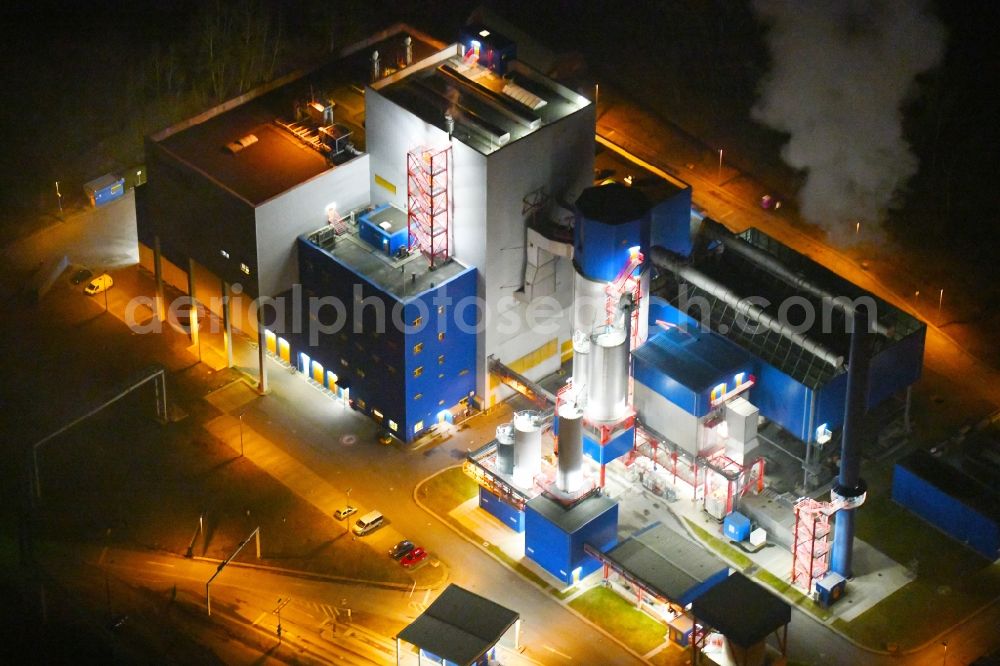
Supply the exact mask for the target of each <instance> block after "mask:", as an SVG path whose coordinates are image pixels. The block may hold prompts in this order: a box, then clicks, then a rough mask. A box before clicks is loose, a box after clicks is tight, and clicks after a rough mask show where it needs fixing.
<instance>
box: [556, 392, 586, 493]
mask: <svg viewBox="0 0 1000 666" xmlns="http://www.w3.org/2000/svg"><path fill="white" fill-rule="evenodd" d="M557 416H558V419H559V465H558V468H557V470H556V485H557V486H558V487H559V490H561V491H563V492H564V493H575V492H576V491H578V490H579V489H580V486H582V485H583V412H581V411H580V408H579V407H577V406H576V405H575V404H573V403H567V404H564V405H560V406H559V413H558V415H557Z"/></svg>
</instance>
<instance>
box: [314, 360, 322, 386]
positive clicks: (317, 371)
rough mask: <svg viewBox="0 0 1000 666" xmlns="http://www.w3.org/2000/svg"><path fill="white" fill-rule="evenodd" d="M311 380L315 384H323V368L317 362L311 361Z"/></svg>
mask: <svg viewBox="0 0 1000 666" xmlns="http://www.w3.org/2000/svg"><path fill="white" fill-rule="evenodd" d="M312 378H313V381H314V382H316V383H317V384H322V383H323V366H322V365H320V363H319V361H313V367H312Z"/></svg>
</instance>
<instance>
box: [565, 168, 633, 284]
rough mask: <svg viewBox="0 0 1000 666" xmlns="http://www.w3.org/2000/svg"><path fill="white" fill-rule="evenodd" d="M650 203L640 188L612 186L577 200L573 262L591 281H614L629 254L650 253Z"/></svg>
mask: <svg viewBox="0 0 1000 666" xmlns="http://www.w3.org/2000/svg"><path fill="white" fill-rule="evenodd" d="M649 211H650V203H649V199H647V198H646V195H645V194H643V193H642V191H640V190H639V189H638V188H632V187H626V186H625V185H621V184H619V183H610V184H608V185H600V186H595V187H588V188H587V189H585V190H584V191H583V193H582V194H581V195H580V198H579V199H577V200H576V227H575V228H574V231H573V252H574V253H573V261H574V262H575V263H576V266H577V268H578V269H579V270H580V272H581V273H583V274H584V275H585V276H586V277H588V278H590V279H591V280H601V281H603V282H610V281H612V280H614V279H615V278H616V277H617V276H618V273H619V272H620V271H621V270H622V267H623V266H625V264H626V263H627V262H628V260H629V251H630V249H631V248H633V247H638V248H639V249H640V250H642V251H644V252H645V251H648V250H649V238H650V214H649Z"/></svg>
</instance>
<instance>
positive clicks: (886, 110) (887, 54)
mask: <svg viewBox="0 0 1000 666" xmlns="http://www.w3.org/2000/svg"><path fill="white" fill-rule="evenodd" d="M924 4H925V3H924V2H921V1H919V0H869V1H865V0H803V1H798V2H793V1H792V0H755V2H754V7H755V9H756V12H757V14H758V15H759V16H760V17H761V18H762V19H763V20H764V21H765V22H766V23H767V24H768V28H769V29H768V37H767V43H768V48H769V50H770V54H771V60H772V68H771V71H770V73H769V75H768V76H767V77H766V78H765V80H764V82H763V86H762V89H761V98H760V100H759V101H758V102H757V104H756V106H755V107H754V108H753V111H752V115H753V118H754V119H755V120H758V121H760V122H762V123H764V124H767V125H769V126H770V127H773V128H774V129H777V130H780V131H783V132H787V133H788V134H790V135H791V138H790V139H789V141H788V143H787V144H786V145H785V147H784V149H783V150H782V159H784V161H785V162H786V163H788V164H789V165H791V166H792V167H795V168H797V169H803V170H805V172H806V182H805V185H804V186H803V187H802V190H801V191H800V192H799V206H800V209H801V212H802V215H803V216H804V217H805V218H806V219H807V220H809V221H810V222H813V223H816V224H821V225H823V226H825V227H827V228H829V229H834V230H836V229H844V228H845V227H847V226H849V227H850V228H851V230H852V231H853V228H854V222H855V221H866V222H878V221H880V220H881V219H882V218H883V216H884V214H885V211H886V210H887V208H889V207H890V205H891V204H892V203H893V199H894V196H895V195H896V193H897V192H898V191H899V190H900V189H901V188H902V187H903V186H904V185H905V184H906V182H907V180H908V179H909V178H910V176H912V175H913V174H914V173H916V171H917V158H916V156H915V155H914V154H913V152H912V151H911V150H910V146H909V145H908V144H907V143H906V140H905V139H904V137H903V127H902V113H901V110H900V106H901V105H902V103H903V102H904V101H905V100H906V99H907V96H908V94H909V93H910V92H911V86H912V84H913V80H914V77H915V76H916V75H917V74H919V73H921V72H924V71H927V70H928V69H931V68H933V67H934V66H935V65H937V64H938V62H939V61H940V59H941V56H942V54H943V52H944V41H945V30H944V28H943V26H942V25H941V23H940V22H939V21H938V20H937V19H936V18H935V17H933V16H931V15H930V14H928V13H927V12H926V11H925V8H924Z"/></svg>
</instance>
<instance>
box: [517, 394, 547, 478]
mask: <svg viewBox="0 0 1000 666" xmlns="http://www.w3.org/2000/svg"><path fill="white" fill-rule="evenodd" d="M541 471H542V429H541V427H540V426H539V423H538V413H537V412H517V413H516V414H514V483H516V484H517V485H519V486H522V487H526V488H527V487H530V486H531V484H532V480H533V479H534V478H535V475H536V474H538V473H539V472H541Z"/></svg>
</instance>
